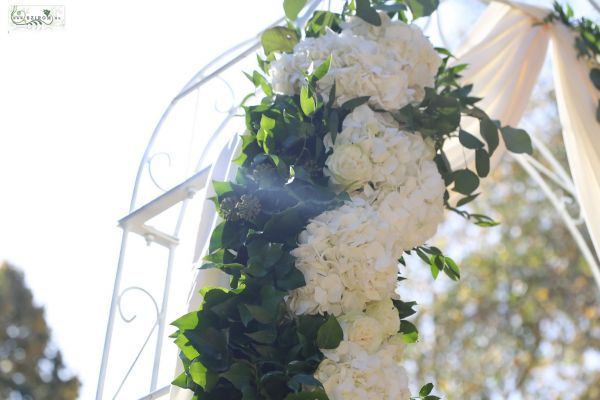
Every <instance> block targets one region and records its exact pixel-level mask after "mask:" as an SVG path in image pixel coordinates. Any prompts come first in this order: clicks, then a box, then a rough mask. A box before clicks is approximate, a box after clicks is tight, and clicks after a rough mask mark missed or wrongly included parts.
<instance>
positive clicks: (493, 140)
mask: <svg viewBox="0 0 600 400" xmlns="http://www.w3.org/2000/svg"><path fill="white" fill-rule="evenodd" d="M479 131H480V132H481V136H482V137H483V139H484V140H485V141H486V143H487V145H488V151H489V154H490V155H492V154H493V153H494V151H495V150H496V149H497V148H498V144H499V143H500V138H499V136H498V127H497V126H496V124H495V123H494V121H492V120H491V119H489V118H488V117H487V116H486V117H485V118H483V119H481V120H480V121H479Z"/></svg>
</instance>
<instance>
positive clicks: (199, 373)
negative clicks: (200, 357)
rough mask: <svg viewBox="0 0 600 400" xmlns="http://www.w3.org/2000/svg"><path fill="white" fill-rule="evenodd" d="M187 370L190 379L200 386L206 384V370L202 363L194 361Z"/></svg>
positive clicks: (202, 386)
mask: <svg viewBox="0 0 600 400" xmlns="http://www.w3.org/2000/svg"><path fill="white" fill-rule="evenodd" d="M189 371H190V375H191V376H192V381H194V383H195V384H196V385H198V386H200V387H201V388H204V387H205V386H206V373H207V372H208V370H207V369H206V367H205V366H204V364H202V363H201V362H199V361H195V362H193V363H191V364H190V369H189Z"/></svg>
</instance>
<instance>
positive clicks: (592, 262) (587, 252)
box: [513, 154, 600, 289]
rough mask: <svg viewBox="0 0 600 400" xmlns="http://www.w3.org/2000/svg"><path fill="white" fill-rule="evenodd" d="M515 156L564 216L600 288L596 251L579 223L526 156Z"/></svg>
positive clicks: (599, 270)
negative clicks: (580, 228)
mask: <svg viewBox="0 0 600 400" xmlns="http://www.w3.org/2000/svg"><path fill="white" fill-rule="evenodd" d="M513 157H514V158H515V159H516V160H517V162H518V163H519V164H520V165H521V166H522V167H523V169H524V170H525V171H526V172H527V173H528V174H529V176H531V177H532V178H533V179H534V180H535V181H536V182H537V184H538V185H540V187H541V188H542V190H543V191H544V193H546V197H548V199H549V200H550V202H551V203H552V205H553V206H554V208H555V209H556V211H558V213H559V215H560V216H561V217H562V219H563V221H564V223H565V225H566V226H567V229H568V230H569V232H570V233H571V236H572V237H573V239H574V240H575V243H576V244H577V246H578V247H579V250H581V253H582V254H583V257H584V258H585V260H586V261H587V263H588V266H589V267H590V270H591V272H592V276H593V278H594V280H595V281H596V284H597V285H598V288H599V289H600V267H599V266H598V263H597V262H596V259H595V258H594V253H593V252H592V250H591V249H590V248H589V246H588V245H587V243H586V242H585V239H584V238H583V235H582V234H581V232H579V229H577V225H576V224H575V222H574V220H573V218H572V217H571V216H570V215H569V213H568V212H567V210H566V209H565V206H564V204H563V203H562V202H561V201H560V199H559V198H558V197H557V196H556V194H554V192H553V191H552V189H551V188H550V186H548V184H547V183H546V181H545V180H544V178H543V177H542V176H541V175H540V174H539V172H538V171H537V170H536V169H535V168H534V167H533V166H531V165H530V164H529V163H528V162H527V161H526V158H525V157H523V156H520V155H518V154H513ZM577 203H578V204H579V207H581V203H580V202H579V199H577Z"/></svg>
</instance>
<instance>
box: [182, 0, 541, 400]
mask: <svg viewBox="0 0 600 400" xmlns="http://www.w3.org/2000/svg"><path fill="white" fill-rule="evenodd" d="M305 3H306V1H302V0H286V1H285V2H284V9H285V11H286V15H287V16H288V18H289V20H290V21H292V20H294V19H295V18H296V17H297V15H298V13H299V12H300V11H301V9H302V8H303V6H304V4H305ZM436 5H437V4H436V2H432V1H392V2H390V1H388V2H384V1H368V0H355V1H352V2H347V3H346V5H345V7H344V9H343V10H342V12H341V13H339V14H338V13H332V12H328V11H317V12H315V14H314V15H313V17H312V18H311V19H310V20H309V21H308V22H307V24H306V26H305V28H304V31H300V30H297V29H294V28H291V27H289V26H291V25H289V26H288V27H275V28H272V29H270V30H268V31H266V32H265V33H264V34H263V36H262V43H263V47H264V53H265V58H260V57H259V66H260V71H255V72H254V73H253V74H251V75H250V74H248V77H249V79H250V80H251V81H252V82H253V83H254V84H255V85H256V86H257V87H258V88H260V89H261V90H262V92H263V93H264V97H263V98H262V100H261V101H260V103H259V104H257V105H252V106H244V109H245V112H246V127H247V130H246V132H245V133H244V134H243V135H242V137H241V139H242V145H241V152H240V156H239V157H238V158H237V160H236V161H235V162H236V164H237V165H238V167H239V168H238V171H237V176H236V178H235V181H234V182H214V188H215V192H216V197H215V199H214V201H215V204H216V207H217V210H218V212H219V215H220V216H221V222H220V224H219V225H218V226H217V227H216V229H215V230H214V232H213V234H212V237H211V239H210V246H209V254H208V255H207V256H206V257H205V260H206V263H205V264H204V265H203V266H202V268H218V269H220V270H221V271H223V272H225V273H227V274H228V275H230V276H231V279H230V287H229V288H205V289H204V290H203V291H202V293H201V294H202V296H203V304H202V306H201V309H200V310H197V311H194V312H192V313H190V314H187V315H185V316H183V317H181V318H179V319H178V320H177V321H175V322H174V323H173V324H174V325H175V326H176V327H177V328H178V330H177V332H175V333H174V334H173V337H174V338H175V343H176V344H177V345H178V346H179V348H180V350H181V353H180V358H181V360H182V362H183V365H184V372H183V373H182V374H181V375H180V376H179V377H178V378H177V379H176V380H175V381H174V382H173V383H174V384H175V385H178V386H180V387H183V388H188V389H190V390H192V391H193V392H194V396H195V397H194V398H195V399H217V398H218V399H244V400H250V399H273V400H275V399H285V400H295V399H310V400H315V399H316V400H319V399H331V400H348V399H378V400H379V399H390V400H391V399H409V398H411V394H410V392H409V388H408V379H407V375H406V372H405V371H404V369H403V367H402V366H401V361H402V353H403V349H404V346H406V345H407V344H409V343H414V342H415V341H416V340H417V338H418V332H417V329H416V327H415V326H414V325H413V324H411V323H410V322H408V321H407V320H406V318H407V317H409V316H411V315H412V314H414V312H415V311H414V309H413V307H414V306H415V303H414V302H410V301H404V300H403V299H400V298H399V296H398V294H397V292H396V289H397V286H398V283H399V282H400V281H402V279H403V278H402V277H401V275H400V269H399V265H400V264H403V263H404V259H403V255H404V254H406V253H411V252H413V251H414V252H416V254H417V255H418V256H419V257H421V258H422V259H423V260H424V261H425V262H426V263H427V264H428V265H429V266H430V268H431V272H432V274H433V276H434V278H435V277H437V276H438V274H439V272H441V271H443V272H444V273H446V274H447V275H448V276H449V277H450V278H452V279H455V280H456V279H458V278H459V277H460V270H459V268H458V266H457V265H456V263H454V261H452V260H451V259H450V258H449V257H446V256H444V255H443V254H442V252H441V251H440V250H439V249H437V248H435V247H431V246H428V245H426V242H427V240H429V239H430V238H431V237H432V236H433V235H434V234H435V232H436V230H437V227H438V225H439V224H440V223H441V222H442V221H443V219H444V212H445V209H447V210H451V211H455V212H458V213H459V214H461V215H462V216H464V217H465V218H468V219H471V220H473V221H474V222H475V223H476V224H478V225H481V226H493V225H494V224H495V222H494V221H493V220H492V219H490V218H489V217H487V216H484V215H479V214H471V213H469V212H467V211H465V210H464V209H462V208H461V207H462V206H463V205H465V204H466V203H468V202H470V201H472V200H473V199H475V198H476V197H477V196H478V193H475V191H476V190H477V188H478V186H479V180H480V178H482V177H485V176H486V175H487V174H488V173H489V169H490V163H489V159H490V156H491V154H492V153H493V151H494V150H495V149H496V148H497V147H498V145H499V142H500V135H501V136H502V137H503V139H504V142H505V145H506V146H507V148H508V149H509V150H511V151H514V152H531V142H530V141H529V137H528V135H527V134H526V133H525V132H524V131H522V130H519V129H514V128H511V127H501V126H500V124H499V123H498V122H497V121H492V120H491V119H490V118H489V117H488V116H487V115H486V114H485V112H484V111H482V110H481V109H479V108H477V107H476V106H475V104H476V103H477V101H479V99H477V98H474V97H470V96H469V92H470V90H471V87H470V86H461V85H460V84H459V83H458V81H457V79H458V78H459V77H460V75H459V73H460V71H461V70H462V69H464V68H465V66H464V65H458V66H454V67H449V66H448V61H449V59H450V58H451V54H450V53H449V52H447V51H446V50H444V49H435V48H434V47H433V46H432V45H431V44H430V42H429V41H428V39H427V38H426V37H425V36H424V34H423V33H422V32H421V30H420V29H419V28H418V27H417V26H416V25H413V24H410V23H408V17H409V16H411V17H412V18H413V19H416V18H418V17H420V16H426V15H429V14H430V13H431V12H433V11H434V10H435V6H436ZM463 116H470V117H474V118H477V119H479V120H480V132H481V137H482V138H483V141H482V140H480V139H479V138H477V137H476V136H474V135H472V134H471V133H469V132H466V131H464V130H463V129H462V128H461V118H462V117H463ZM451 137H458V139H459V140H460V142H461V143H462V144H463V146H464V147H466V148H467V149H468V150H470V151H475V156H476V157H475V158H476V163H475V171H473V170H471V169H470V168H469V167H468V166H465V168H463V169H458V170H453V169H452V167H451V166H450V164H449V163H448V160H447V159H446V156H445V154H444V150H443V146H444V143H445V141H446V140H448V139H449V138H451ZM449 190H452V191H454V192H457V193H459V194H461V195H462V197H461V198H460V199H459V200H458V201H457V202H456V203H455V204H451V202H450V195H449ZM432 388H433V385H431V384H427V385H425V386H423V387H422V389H421V390H420V392H419V394H418V395H417V396H416V397H413V398H419V399H427V400H432V399H437V398H438V397H437V396H435V395H432V394H431V391H432Z"/></svg>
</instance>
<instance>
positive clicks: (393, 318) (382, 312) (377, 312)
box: [365, 299, 400, 336]
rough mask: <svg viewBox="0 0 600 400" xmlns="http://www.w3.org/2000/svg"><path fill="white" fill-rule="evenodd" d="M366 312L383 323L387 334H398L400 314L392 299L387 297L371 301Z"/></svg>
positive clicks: (382, 325)
mask: <svg viewBox="0 0 600 400" xmlns="http://www.w3.org/2000/svg"><path fill="white" fill-rule="evenodd" d="M365 312H366V314H367V315H368V316H369V317H372V318H375V319H376V320H377V321H378V322H379V323H380V324H381V327H382V330H383V333H384V334H385V335H388V336H392V335H396V334H397V333H398V331H399V330H400V315H399V314H398V309H396V307H395V306H394V303H392V300H389V299H386V300H382V301H375V302H372V303H369V304H367V308H366V310H365Z"/></svg>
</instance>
